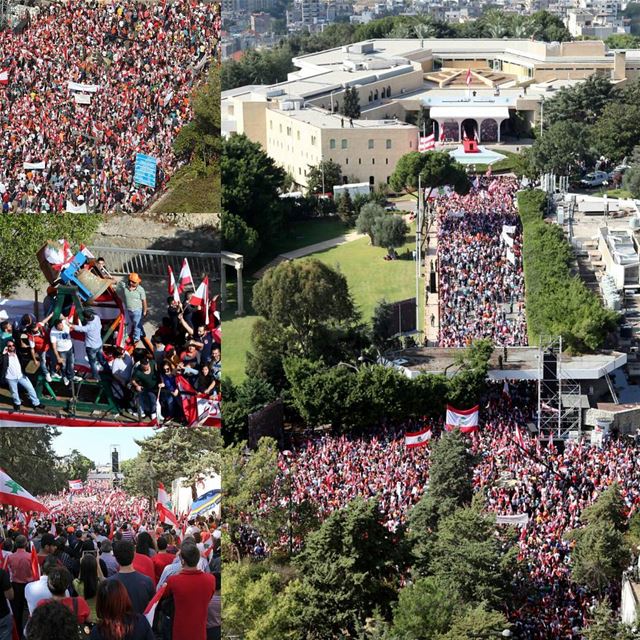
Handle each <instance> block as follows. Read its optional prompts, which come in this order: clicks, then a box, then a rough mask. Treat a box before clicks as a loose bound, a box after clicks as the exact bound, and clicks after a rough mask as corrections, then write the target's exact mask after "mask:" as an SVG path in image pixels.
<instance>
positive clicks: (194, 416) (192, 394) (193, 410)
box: [176, 376, 198, 425]
mask: <svg viewBox="0 0 640 640" xmlns="http://www.w3.org/2000/svg"><path fill="white" fill-rule="evenodd" d="M176 385H177V387H178V389H179V391H180V399H181V400H182V411H183V412H184V417H185V418H186V419H187V424H189V425H190V424H193V423H194V422H197V420H198V392H197V391H196V390H195V389H194V388H193V385H192V384H191V383H190V382H189V381H188V380H187V379H186V378H185V377H184V376H176Z"/></svg>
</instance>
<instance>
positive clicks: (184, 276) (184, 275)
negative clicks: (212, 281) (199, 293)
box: [178, 258, 196, 293]
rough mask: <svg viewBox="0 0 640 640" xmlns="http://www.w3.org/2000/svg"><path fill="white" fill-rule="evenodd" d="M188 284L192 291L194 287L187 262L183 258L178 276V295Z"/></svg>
mask: <svg viewBox="0 0 640 640" xmlns="http://www.w3.org/2000/svg"><path fill="white" fill-rule="evenodd" d="M188 284H190V285H191V286H192V287H193V288H194V289H195V288H196V285H195V284H193V277H192V276H191V267H190V266H189V261H188V260H187V259H186V258H185V259H184V260H183V261H182V268H181V269H180V275H179V276H178V293H182V292H183V291H184V290H185V288H186V286H187V285H188Z"/></svg>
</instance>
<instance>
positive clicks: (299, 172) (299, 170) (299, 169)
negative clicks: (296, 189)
mask: <svg viewBox="0 0 640 640" xmlns="http://www.w3.org/2000/svg"><path fill="white" fill-rule="evenodd" d="M298 175H299V176H301V175H302V169H301V168H300V167H298Z"/></svg>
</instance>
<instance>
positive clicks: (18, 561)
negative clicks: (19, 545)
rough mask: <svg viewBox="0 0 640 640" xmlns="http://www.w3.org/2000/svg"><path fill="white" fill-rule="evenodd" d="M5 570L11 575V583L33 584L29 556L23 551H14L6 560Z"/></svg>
mask: <svg viewBox="0 0 640 640" xmlns="http://www.w3.org/2000/svg"><path fill="white" fill-rule="evenodd" d="M6 568H7V569H9V573H10V574H11V582H16V583H18V584H27V583H28V582H33V571H32V570H31V554H30V553H27V552H26V551H25V550H24V549H16V550H15V551H14V552H13V553H12V554H11V555H10V556H9V558H8V559H7V567H6Z"/></svg>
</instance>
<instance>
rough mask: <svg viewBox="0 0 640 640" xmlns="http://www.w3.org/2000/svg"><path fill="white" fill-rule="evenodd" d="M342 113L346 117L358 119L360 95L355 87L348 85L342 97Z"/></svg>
mask: <svg viewBox="0 0 640 640" xmlns="http://www.w3.org/2000/svg"><path fill="white" fill-rule="evenodd" d="M340 113H341V114H342V115H343V116H344V117H345V118H352V119H353V120H357V119H358V118H359V117H360V96H359V95H358V90H357V89H356V88H355V87H347V88H346V89H345V91H344V95H343V97H342V104H341V105H340Z"/></svg>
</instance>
